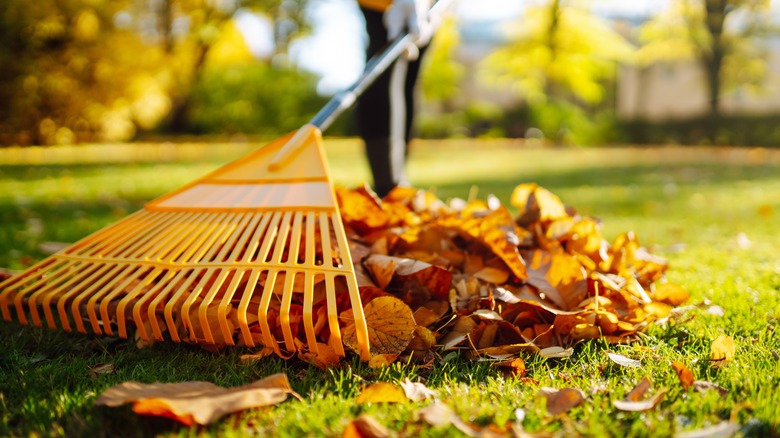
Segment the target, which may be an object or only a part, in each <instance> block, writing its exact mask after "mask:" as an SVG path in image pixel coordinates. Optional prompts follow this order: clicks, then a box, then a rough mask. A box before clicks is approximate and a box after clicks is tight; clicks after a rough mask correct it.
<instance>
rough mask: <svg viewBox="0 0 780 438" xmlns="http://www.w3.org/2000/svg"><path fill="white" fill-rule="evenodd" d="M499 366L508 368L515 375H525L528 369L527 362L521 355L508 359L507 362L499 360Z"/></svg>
mask: <svg viewBox="0 0 780 438" xmlns="http://www.w3.org/2000/svg"><path fill="white" fill-rule="evenodd" d="M498 366H500V367H502V368H507V369H508V370H509V372H510V373H511V374H512V375H513V376H515V377H523V376H525V373H526V372H527V371H528V370H527V369H526V368H525V362H524V361H523V359H521V358H519V357H518V358H516V359H512V360H507V361H505V362H499V364H498Z"/></svg>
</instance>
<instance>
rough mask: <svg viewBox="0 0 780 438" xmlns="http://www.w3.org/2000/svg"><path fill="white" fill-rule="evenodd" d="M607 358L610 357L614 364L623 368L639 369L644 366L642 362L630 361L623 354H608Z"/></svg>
mask: <svg viewBox="0 0 780 438" xmlns="http://www.w3.org/2000/svg"><path fill="white" fill-rule="evenodd" d="M607 356H609V358H610V359H611V360H612V362H615V363H616V364H618V365H620V366H622V367H631V368H639V367H641V366H642V362H640V361H638V360H635V359H629V358H627V357H625V356H623V355H622V354H616V353H610V352H607Z"/></svg>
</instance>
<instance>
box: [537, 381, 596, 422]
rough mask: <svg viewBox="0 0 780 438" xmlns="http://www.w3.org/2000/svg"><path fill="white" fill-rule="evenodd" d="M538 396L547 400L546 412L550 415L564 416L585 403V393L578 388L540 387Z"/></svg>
mask: <svg viewBox="0 0 780 438" xmlns="http://www.w3.org/2000/svg"><path fill="white" fill-rule="evenodd" d="M539 395H541V396H543V397H544V398H546V399H547V412H548V413H549V414H550V415H558V414H564V413H566V412H569V411H570V410H571V409H573V408H575V407H577V406H579V405H581V404H582V402H584V401H585V393H584V392H582V390H580V389H578V388H561V389H555V388H547V387H542V388H540V389H539Z"/></svg>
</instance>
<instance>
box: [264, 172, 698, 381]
mask: <svg viewBox="0 0 780 438" xmlns="http://www.w3.org/2000/svg"><path fill="white" fill-rule="evenodd" d="M336 194H337V198H338V202H339V206H340V210H341V216H342V220H343V222H344V225H345V228H346V230H347V235H348V238H349V242H350V252H351V256H352V259H353V264H354V266H355V270H356V275H357V278H358V285H359V288H360V295H361V299H362V305H363V306H364V311H365V315H366V320H367V324H368V328H369V340H370V342H371V349H372V358H371V365H375V366H382V365H385V364H388V363H391V362H393V361H395V360H398V358H399V357H404V358H405V359H406V358H408V357H409V356H411V357H412V359H414V360H418V361H424V362H429V361H433V360H435V359H436V357H437V356H438V355H440V354H441V353H442V351H444V350H462V351H463V352H464V353H465V354H467V355H472V356H488V357H492V358H495V359H500V360H508V362H507V363H511V359H512V358H514V357H516V356H517V355H518V354H519V353H520V352H528V351H539V350H541V349H545V348H549V347H556V346H557V347H563V348H567V347H570V346H572V345H574V344H576V343H577V342H581V341H584V340H588V339H594V338H603V339H605V340H607V341H608V342H610V343H621V342H630V341H632V340H634V339H635V337H636V336H637V333H638V332H640V331H642V330H643V329H645V328H646V327H647V326H648V325H649V324H650V323H652V322H653V321H654V320H657V319H659V318H664V317H666V316H667V314H668V313H669V311H670V310H671V308H672V306H675V305H678V304H680V303H682V302H684V301H685V300H686V299H687V296H688V294H687V292H686V291H685V290H684V289H683V288H681V287H679V286H677V285H673V284H669V283H665V282H664V272H665V271H666V270H667V268H668V266H667V263H666V262H665V260H663V259H661V258H659V257H657V256H654V255H652V254H650V253H649V252H648V251H647V250H646V249H645V248H644V247H642V246H641V245H640V243H639V240H638V239H637V237H636V236H635V235H634V234H633V233H624V234H621V235H619V236H618V237H617V238H616V239H615V240H614V241H613V242H611V243H610V242H607V241H606V240H605V239H604V238H603V237H602V235H601V233H600V223H599V222H598V221H597V220H595V219H593V218H589V217H584V216H581V215H579V214H577V213H576V212H575V211H573V209H571V208H569V207H567V206H565V205H564V204H563V203H562V202H561V201H560V199H559V198H558V197H557V196H555V195H554V194H552V193H551V192H549V191H547V190H546V189H544V188H542V187H539V186H537V185H535V184H522V185H519V186H518V187H517V188H516V189H515V190H514V193H513V195H512V198H511V200H510V203H511V205H512V207H514V208H515V209H516V214H514V215H513V214H512V213H511V212H510V210H509V208H507V207H506V206H504V205H501V203H500V202H499V201H498V200H497V199H495V198H490V199H489V200H487V201H482V200H474V201H469V202H466V201H461V200H454V201H450V202H449V203H445V202H443V201H442V200H440V199H438V198H437V197H435V196H434V195H433V194H432V193H430V192H426V191H422V190H417V189H412V188H397V189H395V190H394V191H393V192H391V193H390V194H389V195H388V196H387V197H385V198H384V199H379V198H377V197H376V195H375V194H374V193H373V192H371V190H370V189H368V188H365V187H359V188H356V189H346V188H337V189H336ZM339 295H341V296H343V299H339V300H337V301H338V303H339V305H338V309H337V311H338V314H339V318H340V325H341V326H342V337H343V339H342V341H343V343H344V345H346V346H347V347H349V348H350V349H352V350H357V341H356V339H355V326H354V323H353V322H352V312H351V311H350V310H349V308H348V305H349V301H348V299H347V297H346V293H340V294H339ZM315 299H316V297H315ZM293 300H294V302H293V305H292V306H293V307H292V308H293V309H296V308H299V307H300V306H302V303H301V300H302V294H295V295H294V298H293ZM296 301H297V303H296ZM325 301H326V300H324V299H322V300H321V301H319V302H315V303H314V309H315V311H314V318H315V321H314V327H315V330H316V335H317V337H318V341H319V342H321V344H319V345H320V346H322V347H324V348H320V352H318V353H317V354H312V352H309V351H307V350H306V348H305V347H304V343H303V329H302V328H300V327H299V328H298V329H297V330H293V332H294V334H295V336H296V337H297V338H298V339H299V340H300V341H301V342H300V343H298V345H299V346H300V351H299V352H298V353H299V356H300V357H301V358H302V359H304V360H307V361H309V362H312V363H314V364H316V365H319V366H330V365H335V364H336V363H337V362H338V361H339V360H340V357H339V356H338V355H334V354H332V350H333V348H328V346H330V347H333V346H334V344H335V343H336V340H335V339H333V338H334V336H331V335H330V333H329V330H328V328H327V324H326V319H327V317H328V316H327V314H328V311H327V309H325ZM291 318H296V321H298V320H300V319H301V316H300V313H299V312H295V311H293V312H292V315H291ZM270 323H271V326H272V327H273V326H274V325H275V321H273V320H271V321H270ZM299 325H300V324H299ZM277 331H278V328H277ZM288 353H290V354H293V353H295V352H288Z"/></svg>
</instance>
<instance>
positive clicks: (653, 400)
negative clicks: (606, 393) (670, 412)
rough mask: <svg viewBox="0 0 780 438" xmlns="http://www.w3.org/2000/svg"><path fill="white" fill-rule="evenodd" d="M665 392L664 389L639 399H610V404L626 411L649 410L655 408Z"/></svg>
mask: <svg viewBox="0 0 780 438" xmlns="http://www.w3.org/2000/svg"><path fill="white" fill-rule="evenodd" d="M665 394H666V391H659V392H658V393H657V394H655V395H654V396H652V397H650V398H648V399H645V400H639V401H631V400H612V405H613V406H615V407H616V408H618V409H619V410H621V411H627V412H644V411H649V410H651V409H655V407H656V406H658V404H659V403H661V400H663V398H664V395H665Z"/></svg>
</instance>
